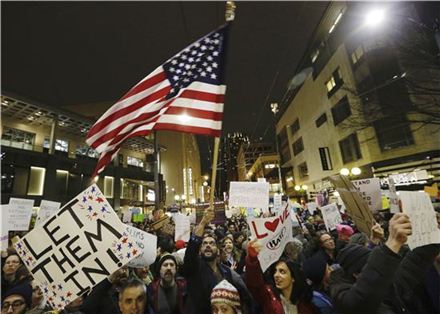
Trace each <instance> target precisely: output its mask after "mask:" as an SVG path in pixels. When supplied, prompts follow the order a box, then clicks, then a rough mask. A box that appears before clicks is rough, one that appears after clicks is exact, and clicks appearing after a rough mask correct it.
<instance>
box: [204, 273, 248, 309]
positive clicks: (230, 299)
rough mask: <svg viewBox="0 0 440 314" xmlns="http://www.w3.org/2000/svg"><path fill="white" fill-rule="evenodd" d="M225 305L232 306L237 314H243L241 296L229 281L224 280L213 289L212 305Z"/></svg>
mask: <svg viewBox="0 0 440 314" xmlns="http://www.w3.org/2000/svg"><path fill="white" fill-rule="evenodd" d="M215 303H224V304H228V305H229V306H231V307H232V308H233V309H234V310H235V313H237V314H241V306H240V294H239V293H238V290H237V289H236V288H235V287H234V286H233V285H231V284H230V283H229V282H228V281H227V280H222V281H220V283H219V284H218V285H217V286H215V287H214V289H212V292H211V304H215Z"/></svg>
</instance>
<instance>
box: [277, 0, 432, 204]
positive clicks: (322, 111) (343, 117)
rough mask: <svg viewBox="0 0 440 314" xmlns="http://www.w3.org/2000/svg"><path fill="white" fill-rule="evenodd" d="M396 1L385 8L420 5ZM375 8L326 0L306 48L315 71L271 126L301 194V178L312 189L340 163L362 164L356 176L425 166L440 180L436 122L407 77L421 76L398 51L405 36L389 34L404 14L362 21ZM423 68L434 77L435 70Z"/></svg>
mask: <svg viewBox="0 0 440 314" xmlns="http://www.w3.org/2000/svg"><path fill="white" fill-rule="evenodd" d="M397 5H402V4H396V3H393V4H388V6H387V7H386V10H387V11H388V12H394V13H396V12H399V11H398V10H405V11H404V12H405V13H404V14H409V15H414V14H416V12H417V10H415V8H414V7H413V6H412V5H405V8H403V7H399V8H396V7H395V6H397ZM372 8H377V7H376V6H375V7H373V4H372V3H355V2H347V3H344V2H336V3H331V4H330V5H329V8H328V10H327V11H326V13H325V14H324V16H323V18H322V20H321V22H320V24H319V26H318V28H317V29H316V31H315V35H314V38H313V40H312V43H311V45H310V50H309V52H308V54H307V55H306V56H305V58H309V59H308V60H309V63H308V64H309V65H310V66H311V67H312V68H313V71H312V73H311V74H310V75H309V76H308V78H307V79H306V80H305V82H304V83H303V85H302V86H301V87H300V88H299V89H297V90H295V91H294V92H293V94H292V95H291V97H290V99H289V103H288V106H286V109H285V111H284V112H283V113H282V115H281V117H280V119H279V121H278V123H277V127H276V132H277V136H278V139H279V143H280V155H281V160H282V167H283V168H285V173H286V175H285V178H284V179H285V184H286V187H287V190H286V192H287V194H288V195H289V196H290V197H298V196H301V194H303V193H304V192H305V191H302V190H301V191H300V187H302V186H305V187H306V189H307V190H308V191H306V192H307V193H308V194H309V196H310V194H311V196H313V194H314V193H316V192H319V191H322V190H324V189H327V188H329V186H331V185H330V182H329V181H328V177H329V176H330V175H334V174H338V173H340V171H341V169H343V168H346V169H349V170H350V169H353V168H360V169H361V173H360V174H359V173H357V174H356V175H353V177H356V178H366V177H373V176H376V177H381V178H382V177H386V176H388V175H389V174H396V173H403V172H411V171H414V170H427V172H428V174H429V182H428V183H433V182H439V181H440V152H439V148H440V136H439V135H440V134H439V132H438V131H439V130H438V127H437V126H436V125H435V124H432V123H429V119H430V115H429V114H425V115H421V114H420V112H418V111H417V110H414V108H416V109H417V108H420V104H421V103H422V101H423V100H424V99H423V96H424V95H423V92H422V93H419V94H416V93H414V89H411V85H410V83H411V79H413V81H414V80H416V79H418V78H419V77H417V75H418V74H417V69H419V68H420V65H419V64H418V63H417V62H418V61H419V60H418V59H417V58H416V56H414V58H413V59H411V58H408V56H404V55H403V53H400V51H403V50H404V48H405V47H402V46H403V41H402V40H401V38H399V37H393V36H397V35H396V27H399V26H401V27H403V26H402V25H405V22H406V21H405V20H402V19H400V20H395V21H394V22H395V23H388V24H387V25H386V27H387V28H385V29H382V30H379V29H376V30H375V31H373V30H372V29H367V26H366V25H363V24H362V23H360V21H363V20H362V19H360V18H359V17H360V16H362V14H365V13H366V12H368V9H372ZM395 18H396V19H397V17H395ZM389 19H391V18H389ZM361 24H362V25H361ZM384 27H385V26H384ZM407 27H408V26H407ZM413 27H414V26H413ZM403 29H404V28H403ZM404 30H405V29H404ZM399 34H400V35H401V33H399ZM405 35H408V36H419V34H418V33H417V32H415V33H414V34H411V31H408V32H407V33H405ZM413 40H414V37H412V38H410V39H409V40H408V42H414V41H413ZM405 57H406V59H405ZM405 60H413V64H412V65H409V64H408V62H405ZM419 74H420V73H419ZM428 74H429V76H431V77H433V78H435V80H436V81H437V82H438V80H439V78H440V75H439V74H440V72H438V71H437V72H436V71H432V72H430V73H428ZM425 75H426V73H425ZM437 89H438V86H437ZM436 101H437V104H438V103H439V102H438V101H439V99H437V100H436ZM437 107H438V106H437ZM437 110H438V109H437ZM436 134H437V135H436ZM353 173H354V172H353ZM295 187H296V189H295Z"/></svg>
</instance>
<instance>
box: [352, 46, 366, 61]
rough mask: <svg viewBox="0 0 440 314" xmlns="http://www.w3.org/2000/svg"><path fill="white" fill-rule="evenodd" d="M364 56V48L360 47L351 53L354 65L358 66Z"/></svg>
mask: <svg viewBox="0 0 440 314" xmlns="http://www.w3.org/2000/svg"><path fill="white" fill-rule="evenodd" d="M363 55H364V48H362V46H359V47H357V48H356V50H354V51H353V52H352V53H351V61H352V62H353V64H356V63H357V62H358V61H359V60H360V59H361V57H362V56H363Z"/></svg>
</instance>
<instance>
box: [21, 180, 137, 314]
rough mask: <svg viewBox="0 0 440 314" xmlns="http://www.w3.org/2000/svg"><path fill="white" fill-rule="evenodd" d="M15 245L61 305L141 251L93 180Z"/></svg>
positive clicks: (55, 302) (49, 295) (54, 302)
mask: <svg viewBox="0 0 440 314" xmlns="http://www.w3.org/2000/svg"><path fill="white" fill-rule="evenodd" d="M15 248H16V250H17V253H18V254H19V255H20V257H21V259H22V260H23V263H24V264H25V265H26V267H27V268H28V269H29V271H30V272H31V274H32V276H33V277H34V278H35V279H36V280H37V281H38V283H39V284H40V286H41V287H42V289H43V292H44V294H45V295H46V299H47V301H48V302H49V304H50V305H51V306H52V307H53V308H54V309H57V310H61V309H63V308H64V307H65V306H66V305H67V304H69V303H70V302H71V301H73V300H75V299H76V298H77V297H78V296H81V295H83V294H85V293H86V292H88V291H89V290H90V289H92V288H93V287H94V286H95V285H96V284H98V283H99V282H100V281H102V280H103V279H105V278H106V277H108V276H109V275H110V274H111V273H113V272H114V271H116V270H117V269H118V268H120V267H122V266H123V265H125V264H127V263H128V262H129V261H131V260H132V259H133V258H135V257H137V256H138V255H139V254H140V249H139V247H138V245H137V244H136V240H135V239H134V238H133V237H132V236H131V235H130V234H128V233H127V231H126V225H125V224H123V223H122V222H121V221H120V220H119V218H118V216H117V214H116V213H115V212H114V211H113V208H112V207H111V206H110V204H109V203H108V202H107V200H106V199H105V197H104V196H103V194H102V193H101V191H100V190H99V188H98V187H97V186H96V185H95V184H94V185H92V186H90V187H89V188H87V189H86V190H85V191H83V192H82V193H81V194H79V195H78V196H77V197H75V198H74V199H73V200H71V201H70V202H69V203H67V204H66V205H64V206H63V207H62V208H61V209H60V210H59V211H58V213H56V214H55V215H53V216H51V217H50V218H49V219H48V220H47V221H45V222H44V223H43V224H41V225H39V226H37V227H36V228H35V229H34V230H32V231H31V232H29V233H28V234H27V235H26V236H24V237H23V238H22V239H21V240H20V241H18V242H17V243H16V244H15Z"/></svg>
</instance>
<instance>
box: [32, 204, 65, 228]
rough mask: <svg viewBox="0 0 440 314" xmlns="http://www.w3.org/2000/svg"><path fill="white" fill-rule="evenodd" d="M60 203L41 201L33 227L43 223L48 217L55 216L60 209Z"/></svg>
mask: <svg viewBox="0 0 440 314" xmlns="http://www.w3.org/2000/svg"><path fill="white" fill-rule="evenodd" d="M60 206H61V203H58V202H51V201H46V200H42V201H41V203H40V210H39V211H38V216H37V220H35V226H39V225H41V224H42V223H44V222H45V221H46V220H47V219H48V218H49V217H50V216H52V215H55V214H56V213H57V212H58V210H59V209H60Z"/></svg>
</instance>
